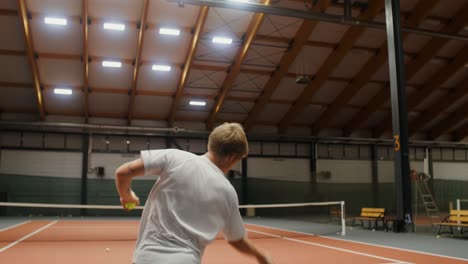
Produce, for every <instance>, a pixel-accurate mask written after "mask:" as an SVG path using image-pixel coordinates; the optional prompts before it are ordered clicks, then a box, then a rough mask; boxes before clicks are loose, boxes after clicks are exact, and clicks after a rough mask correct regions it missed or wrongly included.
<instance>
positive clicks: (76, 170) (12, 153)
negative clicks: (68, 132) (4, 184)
mask: <svg viewBox="0 0 468 264" xmlns="http://www.w3.org/2000/svg"><path fill="white" fill-rule="evenodd" d="M1 153H2V155H1V159H0V173H3V174H18V175H31V176H47V177H64V178H80V177H81V162H82V155H81V153H79V152H76V153H75V152H54V151H24V150H2V152H1Z"/></svg>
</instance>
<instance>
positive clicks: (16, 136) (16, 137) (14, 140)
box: [0, 131, 21, 147]
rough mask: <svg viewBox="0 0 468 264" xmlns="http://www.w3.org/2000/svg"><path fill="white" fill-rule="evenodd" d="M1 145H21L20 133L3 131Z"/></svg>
mask: <svg viewBox="0 0 468 264" xmlns="http://www.w3.org/2000/svg"><path fill="white" fill-rule="evenodd" d="M0 135H1V138H2V139H1V140H2V146H4V147H19V146H20V145H21V133H19V132H8V131H4V132H2V133H1V134H0Z"/></svg>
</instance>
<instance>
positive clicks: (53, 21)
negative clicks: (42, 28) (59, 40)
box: [44, 17, 67, 26]
mask: <svg viewBox="0 0 468 264" xmlns="http://www.w3.org/2000/svg"><path fill="white" fill-rule="evenodd" d="M44 22H45V23H46V24H49V25H59V26H66V25H67V20H66V19H65V18H58V17H46V18H44Z"/></svg>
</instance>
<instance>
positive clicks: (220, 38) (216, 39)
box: [213, 37, 232, 45]
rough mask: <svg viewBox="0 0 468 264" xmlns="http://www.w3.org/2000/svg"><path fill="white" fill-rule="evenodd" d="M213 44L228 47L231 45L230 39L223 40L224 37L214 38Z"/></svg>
mask: <svg viewBox="0 0 468 264" xmlns="http://www.w3.org/2000/svg"><path fill="white" fill-rule="evenodd" d="M213 43H217V44H223V45H230V44H231V43H232V38H225V37H214V38H213Z"/></svg>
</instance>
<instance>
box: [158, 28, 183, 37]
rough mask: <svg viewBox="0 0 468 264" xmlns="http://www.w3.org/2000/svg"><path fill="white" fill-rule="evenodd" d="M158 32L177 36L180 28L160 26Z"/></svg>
mask: <svg viewBox="0 0 468 264" xmlns="http://www.w3.org/2000/svg"><path fill="white" fill-rule="evenodd" d="M159 34H161V35H172V36H179V35H180V30H179V29H176V28H160V29H159Z"/></svg>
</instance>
